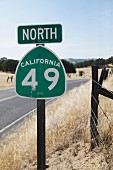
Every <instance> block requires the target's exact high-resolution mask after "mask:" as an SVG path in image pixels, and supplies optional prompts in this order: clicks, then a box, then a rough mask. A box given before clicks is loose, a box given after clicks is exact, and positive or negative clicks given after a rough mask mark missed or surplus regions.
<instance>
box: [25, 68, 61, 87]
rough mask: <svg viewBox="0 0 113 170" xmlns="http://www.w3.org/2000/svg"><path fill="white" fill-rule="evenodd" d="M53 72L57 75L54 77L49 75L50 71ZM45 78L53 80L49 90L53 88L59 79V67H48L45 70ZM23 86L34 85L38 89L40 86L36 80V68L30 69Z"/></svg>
mask: <svg viewBox="0 0 113 170" xmlns="http://www.w3.org/2000/svg"><path fill="white" fill-rule="evenodd" d="M50 72H52V73H54V74H55V75H54V76H53V77H50V76H49V73H50ZM30 78H31V81H29V79H30ZM44 78H45V79H46V80H47V81H51V82H52V83H51V85H50V86H49V87H48V89H49V90H52V89H53V88H54V87H55V86H56V84H57V82H58V79H59V72H58V70H57V69H55V68H48V69H47V70H46V71H45V72H44ZM22 86H31V87H33V89H36V86H38V82H37V81H36V69H31V70H30V71H29V73H28V74H27V76H26V77H25V78H24V80H23V81H22Z"/></svg>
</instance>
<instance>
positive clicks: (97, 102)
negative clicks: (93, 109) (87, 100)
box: [91, 94, 113, 129]
mask: <svg viewBox="0 0 113 170" xmlns="http://www.w3.org/2000/svg"><path fill="white" fill-rule="evenodd" d="M91 95H92V97H93V98H94V100H95V102H96V103H97V105H99V107H100V109H101V110H102V112H103V114H104V115H105V117H106V118H107V119H108V121H109V123H110V125H111V126H113V125H112V123H111V120H110V119H109V117H108V116H107V114H106V113H105V111H104V110H103V108H102V107H101V105H100V103H99V102H98V101H97V100H96V99H95V97H94V95H93V94H91ZM109 127H110V126H109ZM110 129H111V127H110Z"/></svg>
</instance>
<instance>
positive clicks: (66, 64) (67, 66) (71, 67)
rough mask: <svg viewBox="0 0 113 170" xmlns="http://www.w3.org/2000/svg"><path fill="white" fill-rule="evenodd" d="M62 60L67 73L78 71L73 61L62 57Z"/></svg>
mask: <svg viewBox="0 0 113 170" xmlns="http://www.w3.org/2000/svg"><path fill="white" fill-rule="evenodd" d="M61 61H62V63H63V65H64V68H65V71H66V73H76V69H75V67H74V65H73V64H72V63H70V62H68V61H66V60H64V59H62V60H61Z"/></svg>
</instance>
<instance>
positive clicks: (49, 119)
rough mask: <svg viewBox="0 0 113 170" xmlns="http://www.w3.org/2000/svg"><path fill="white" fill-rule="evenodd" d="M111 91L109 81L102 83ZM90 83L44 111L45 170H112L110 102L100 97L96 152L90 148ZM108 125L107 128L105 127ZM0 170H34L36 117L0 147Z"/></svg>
mask: <svg viewBox="0 0 113 170" xmlns="http://www.w3.org/2000/svg"><path fill="white" fill-rule="evenodd" d="M104 86H105V87H106V88H108V89H110V90H112V89H113V77H111V78H109V79H108V81H105V82H104ZM90 99H91V81H90V82H89V83H87V84H85V85H83V86H81V87H79V88H75V89H73V90H72V91H70V92H68V93H67V94H65V95H64V96H62V97H60V98H58V99H57V100H56V101H55V102H53V103H52V104H50V105H48V106H47V107H46V151H47V163H48V164H49V168H48V170H61V169H63V170H74V169H77V170H81V169H82V170H86V169H87V170H95V169H98V170H103V169H104V170H108V169H110V168H112V161H113V155H112V153H113V152H112V149H113V133H112V132H113V126H112V125H113V114H112V113H113V112H112V111H113V108H112V102H113V101H112V100H109V99H107V98H105V97H102V96H100V98H99V101H100V105H101V107H102V108H103V110H104V111H105V113H106V114H107V116H108V117H109V119H110V121H109V120H108V119H107V118H106V116H105V115H104V113H103V111H102V109H101V108H100V107H99V127H98V130H99V132H100V135H101V140H102V142H103V143H104V145H103V143H101V140H100V148H96V150H94V151H89V148H90V112H91V108H90V107H91V106H90V103H91V102H90ZM109 125H110V126H109ZM0 152H1V155H0V170H24V169H26V170H27V169H29V170H30V169H33V168H34V169H36V167H35V166H32V165H33V162H34V161H35V160H36V159H35V158H36V117H33V118H31V120H29V121H28V122H26V123H25V125H23V126H22V127H21V128H20V129H19V130H18V131H16V132H15V133H12V134H11V135H9V136H8V137H7V138H6V139H4V140H3V141H2V143H1V151H0Z"/></svg>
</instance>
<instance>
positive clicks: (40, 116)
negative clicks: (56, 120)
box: [36, 44, 46, 170]
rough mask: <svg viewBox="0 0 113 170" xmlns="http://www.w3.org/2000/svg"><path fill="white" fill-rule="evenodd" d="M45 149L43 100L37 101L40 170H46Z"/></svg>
mask: <svg viewBox="0 0 113 170" xmlns="http://www.w3.org/2000/svg"><path fill="white" fill-rule="evenodd" d="M36 46H38V44H37V45H36ZM43 46H44V44H43ZM45 148H46V147H45V99H42V100H41V99H37V153H38V159H37V160H38V161H37V162H38V169H40V170H45V169H46V151H45Z"/></svg>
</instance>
